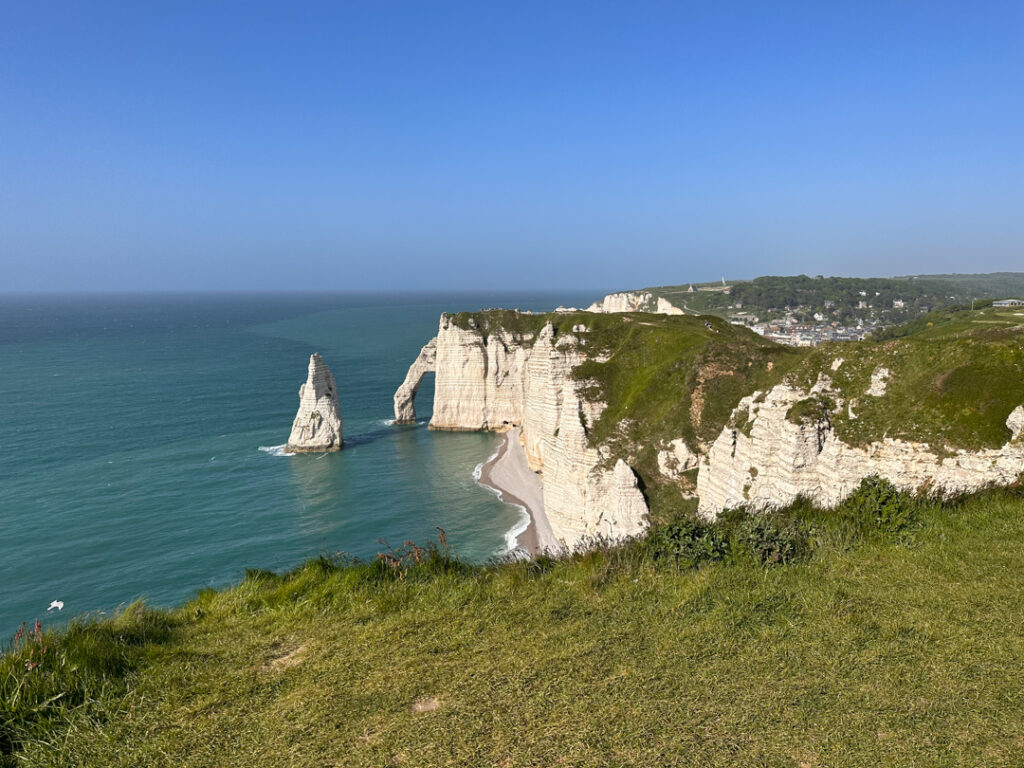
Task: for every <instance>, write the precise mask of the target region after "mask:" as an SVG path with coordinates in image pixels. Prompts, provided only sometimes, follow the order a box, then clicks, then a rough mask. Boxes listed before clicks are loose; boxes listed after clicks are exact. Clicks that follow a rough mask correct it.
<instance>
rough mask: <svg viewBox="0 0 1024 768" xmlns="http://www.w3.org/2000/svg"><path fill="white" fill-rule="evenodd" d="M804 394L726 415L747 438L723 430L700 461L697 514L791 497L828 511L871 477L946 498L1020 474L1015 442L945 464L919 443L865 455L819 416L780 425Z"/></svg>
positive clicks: (773, 395) (877, 447)
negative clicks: (739, 416)
mask: <svg viewBox="0 0 1024 768" xmlns="http://www.w3.org/2000/svg"><path fill="white" fill-rule="evenodd" d="M809 394H810V393H808V392H807V391H805V390H801V389H797V388H794V387H791V386H789V385H787V384H779V385H778V386H776V387H774V388H773V389H772V390H771V391H770V392H769V393H768V394H767V396H766V397H765V399H764V401H763V402H760V403H755V402H754V400H755V398H754V397H747V398H744V399H743V400H741V401H740V404H739V406H738V407H737V409H736V410H735V411H734V414H735V413H738V412H740V411H741V410H745V411H746V412H747V418H748V422H747V423H748V424H750V425H751V427H750V435H749V437H748V436H747V435H745V434H744V433H743V432H742V431H740V430H736V429H730V428H728V427H727V428H725V429H723V430H722V433H721V434H720V435H719V436H718V438H717V439H716V440H715V442H714V444H713V445H712V446H711V449H710V450H709V451H708V454H707V456H705V457H703V458H702V459H701V461H700V469H699V472H698V475H697V495H698V497H699V499H700V501H699V506H698V508H699V510H700V511H701V512H702V513H704V514H706V515H709V516H714V515H715V514H717V513H719V512H721V511H722V510H724V509H730V508H734V507H740V506H746V507H749V508H752V509H757V510H764V509H772V508H777V507H781V506H785V505H787V504H790V503H792V502H793V501H794V500H796V498H797V497H798V496H804V497H806V498H808V499H810V500H811V501H813V502H814V503H815V504H817V505H819V506H822V507H832V506H835V505H836V504H838V503H839V502H841V501H842V500H843V499H845V498H846V497H847V496H849V495H850V494H851V493H853V491H854V490H856V488H857V486H859V485H860V483H861V481H862V480H863V479H864V478H866V477H871V476H873V475H877V476H879V477H883V478H885V479H887V480H889V481H890V482H891V483H892V484H893V485H895V486H896V487H897V488H899V489H901V490H905V491H911V492H914V491H918V490H928V491H929V492H931V493H937V494H940V495H953V494H957V493H964V492H971V491H977V490H980V489H982V488H985V487H987V486H990V485H1007V484H1009V483H1012V482H1013V481H1014V480H1015V479H1016V478H1017V477H1019V476H1020V474H1021V473H1022V472H1024V442H1021V441H1019V440H1014V441H1012V442H1009V443H1007V444H1006V445H1004V446H1003V447H1002V448H998V449H985V450H980V451H974V452H971V451H958V452H957V453H956V454H955V455H953V456H939V455H937V454H936V453H935V452H934V451H933V450H932V449H931V448H930V447H929V446H928V445H927V444H924V443H917V442H910V441H905V440H894V439H891V438H889V439H885V440H882V441H878V442H874V443H871V444H870V445H868V446H867V447H866V448H858V447H854V446H850V445H847V444H845V443H843V442H841V441H840V440H839V439H838V438H837V437H836V435H835V433H834V432H833V429H832V426H831V424H830V423H829V419H828V418H827V416H825V417H824V418H821V419H815V420H811V421H805V422H804V423H802V424H793V423H792V422H790V421H789V420H788V419H787V418H786V413H787V411H789V409H790V408H791V407H792V406H793V405H794V404H795V403H797V402H798V401H800V400H803V399H805V398H806V397H808V395H809ZM1018 411H1020V418H1021V420H1024V408H1018V409H1016V410H1015V411H1014V412H1013V413H1012V414H1011V415H1010V418H1008V419H1007V422H1006V423H1007V427H1009V428H1010V430H1011V431H1013V429H1014V424H1015V423H1017V422H1016V420H1015V416H1014V414H1016V413H1018ZM1011 422H1012V423H1011Z"/></svg>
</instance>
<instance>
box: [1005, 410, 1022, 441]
mask: <svg viewBox="0 0 1024 768" xmlns="http://www.w3.org/2000/svg"><path fill="white" fill-rule="evenodd" d="M1006 426H1007V427H1009V429H1010V433H1011V434H1012V435H1013V437H1011V438H1010V439H1011V440H1017V439H1019V438H1020V436H1021V435H1022V434H1024V405H1018V406H1017V407H1016V408H1014V409H1013V412H1012V413H1011V414H1010V415H1009V417H1008V418H1007V419H1006Z"/></svg>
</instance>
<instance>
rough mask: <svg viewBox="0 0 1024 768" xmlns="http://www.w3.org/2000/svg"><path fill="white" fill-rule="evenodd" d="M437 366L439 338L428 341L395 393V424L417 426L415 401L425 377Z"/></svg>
mask: <svg viewBox="0 0 1024 768" xmlns="http://www.w3.org/2000/svg"><path fill="white" fill-rule="evenodd" d="M436 364H437V337H436V336H435V337H434V338H433V339H431V340H430V341H428V342H427V343H426V344H425V345H424V346H423V349H421V350H420V353H419V354H418V355H417V356H416V359H415V360H414V361H413V364H412V365H411V366H409V372H408V373H406V374H405V381H403V382H402V386H400V387H399V388H398V391H397V392H395V398H394V399H395V424H415V423H416V407H415V404H414V400H415V398H416V393H417V392H418V391H419V388H420V383H421V382H422V381H423V377H424V375H426V374H427V373H429V372H430V371H433V370H434V369H435V367H436Z"/></svg>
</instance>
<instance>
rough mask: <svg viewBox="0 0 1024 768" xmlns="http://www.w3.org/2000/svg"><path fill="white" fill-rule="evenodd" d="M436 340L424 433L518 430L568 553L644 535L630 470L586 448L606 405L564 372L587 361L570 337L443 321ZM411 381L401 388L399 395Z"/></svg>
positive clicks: (641, 505)
mask: <svg viewBox="0 0 1024 768" xmlns="http://www.w3.org/2000/svg"><path fill="white" fill-rule="evenodd" d="M436 342H437V343H436V346H435V365H434V368H435V371H436V378H435V382H434V415H433V417H432V419H431V422H430V426H431V428H432V429H450V430H487V429H497V430H500V429H505V428H508V427H511V426H520V427H522V440H523V446H524V448H525V451H526V456H527V461H528V462H529V465H530V468H531V469H533V470H534V471H538V472H540V473H541V478H542V482H543V493H544V510H545V512H546V514H547V518H548V521H549V523H550V524H551V528H552V531H553V532H554V534H555V537H556V538H557V539H558V540H559V542H560V543H561V544H562V545H564V546H566V547H569V548H573V547H576V546H579V545H580V544H582V543H584V542H586V541H587V540H589V539H592V538H594V537H598V536H601V537H606V538H609V539H613V540H619V539H623V538H628V537H631V536H635V535H637V534H639V533H641V532H643V531H644V530H645V529H646V528H647V526H648V520H647V504H646V502H645V500H644V497H643V494H642V493H641V491H640V489H639V488H638V486H637V481H636V475H635V474H634V473H633V470H632V469H630V468H629V466H628V465H627V464H626V463H625V462H623V461H621V460H620V461H618V462H617V463H615V464H614V465H612V464H611V463H610V461H608V460H607V459H606V457H604V456H602V455H601V454H600V452H599V450H598V449H597V448H593V447H591V446H590V445H589V444H588V441H587V432H586V428H585V427H584V423H586V424H593V423H594V421H595V420H596V419H597V418H598V417H599V416H600V414H601V411H602V410H603V408H604V404H603V403H590V402H585V401H583V399H582V398H581V397H580V396H579V393H578V386H579V384H580V383H579V382H576V381H575V380H573V378H572V376H571V372H572V369H573V368H574V367H575V366H577V365H579V364H580V363H581V362H582V361H583V360H584V355H583V353H582V352H581V351H580V350H579V347H578V337H577V336H576V335H575V334H567V335H563V336H560V337H558V338H556V337H555V331H554V328H553V326H552V325H551V324H550V323H548V324H547V325H545V326H544V327H543V329H542V330H541V331H540V332H539V333H538V334H537V336H536V338H532V337H526V338H521V337H517V336H515V335H514V334H511V333H509V332H507V331H504V330H499V331H496V332H494V333H491V334H490V335H489V336H487V337H486V339H485V337H484V336H483V334H482V333H480V332H479V331H477V330H465V329H462V328H459V327H458V326H456V325H455V324H454V322H452V320H451V319H450V318H449V317H447V316H445V315H442V316H441V322H440V324H439V327H438V334H437V339H436ZM421 354H422V353H421ZM418 362H419V358H417V363H418ZM417 363H414V364H413V367H414V368H415V367H416V365H417ZM410 376H413V378H415V373H414V372H413V370H412V369H410ZM410 376H407V377H406V383H403V385H402V387H403V388H404V391H405V392H406V393H407V392H408V391H409V389H408V387H407V383H408V382H409V381H410ZM403 388H400V389H399V393H401V392H403ZM399 393H396V399H395V403H396V418H397V417H398V409H397V407H398V403H399V397H398V394H399ZM403 403H404V395H403ZM409 407H410V408H411V403H410V406H409ZM403 409H404V406H403ZM403 412H407V411H406V410H403ZM620 465H621V466H620Z"/></svg>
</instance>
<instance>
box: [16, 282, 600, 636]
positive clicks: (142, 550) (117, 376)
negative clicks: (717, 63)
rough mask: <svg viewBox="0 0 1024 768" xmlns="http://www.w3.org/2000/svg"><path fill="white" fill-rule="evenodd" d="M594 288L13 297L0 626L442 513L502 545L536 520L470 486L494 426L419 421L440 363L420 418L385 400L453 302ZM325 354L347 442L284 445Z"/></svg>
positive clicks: (522, 302) (578, 300) (286, 557)
mask: <svg viewBox="0 0 1024 768" xmlns="http://www.w3.org/2000/svg"><path fill="white" fill-rule="evenodd" d="M593 298H594V297H593V296H592V295H590V294H587V295H571V294H570V295H564V294H560V295H527V294H505V295H486V294H471V295H470V294H466V295H447V296H437V295H422V294H420V295H387V296H384V295H351V294H350V295H327V294H316V295H314V294H309V295H299V294H291V295H269V294H268V295H238V294H232V295H210V294H204V295H152V296H139V295H134V296H130V297H129V296H45V297H44V296H6V297H0V446H2V447H0V457H2V458H0V640H2V639H4V638H7V637H9V636H10V635H11V634H13V633H14V631H15V630H16V628H17V626H18V625H19V624H20V623H21V622H23V621H27V622H32V621H34V620H35V619H37V618H38V619H41V620H42V621H43V623H44V625H54V624H60V623H63V622H65V621H67V620H68V619H69V618H70V617H71V616H75V615H82V614H91V615H96V614H98V613H100V612H109V611H112V610H115V609H116V608H117V607H118V606H120V605H123V604H125V603H127V602H130V601H133V600H136V599H138V598H144V599H145V600H146V601H148V602H149V603H151V604H154V605H158V606H167V605H172V604H175V603H178V602H181V601H183V600H185V599H187V598H188V597H189V596H191V595H192V594H194V593H195V592H196V591H197V590H198V589H200V588H202V587H205V586H213V587H219V586H224V585H227V584H230V583H232V582H234V581H237V580H238V579H239V578H240V577H241V575H242V573H243V571H244V569H245V568H247V567H257V568H267V569H275V570H279V569H287V568H290V567H293V566H295V565H298V564H299V563H301V562H302V561H304V560H306V559H307V558H310V557H314V556H316V555H319V554H325V553H326V554H333V553H337V552H346V553H348V554H351V555H355V556H359V557H373V556H375V555H376V553H377V552H378V551H381V550H382V549H383V548H384V546H385V545H384V544H382V543H380V542H381V541H383V540H386V541H387V542H389V543H390V544H392V545H395V546H398V545H401V544H402V542H404V541H406V540H415V541H417V542H425V541H428V540H430V539H431V538H433V537H434V536H435V535H436V533H437V531H436V529H435V526H438V527H441V528H443V529H444V530H445V531H446V532H447V534H448V538H449V540H450V542H451V543H452V545H453V547H454V548H455V550H456V552H457V553H458V554H460V555H462V556H465V557H467V558H471V559H474V560H485V559H487V558H489V557H491V556H493V555H496V554H499V553H501V552H503V551H505V549H506V546H507V544H506V539H507V534H508V532H509V531H510V530H511V529H513V528H515V527H516V526H517V525H518V524H520V523H521V514H522V513H521V512H520V511H519V510H518V509H516V508H514V507H510V506H508V505H505V504H503V503H502V502H501V501H499V500H498V499H497V498H496V497H495V496H494V495H492V494H491V493H490V492H488V491H487V490H486V489H484V488H482V487H480V486H479V485H477V484H476V482H475V481H474V478H473V469H474V467H476V465H478V464H479V463H480V462H481V461H484V460H485V459H486V458H487V457H488V456H489V455H490V454H491V453H492V452H493V450H494V448H495V447H496V445H497V439H496V438H495V436H494V435H489V434H473V433H434V432H430V431H429V430H427V428H426V420H427V419H428V418H429V416H430V408H431V402H432V398H433V386H432V385H433V382H432V381H431V380H429V379H431V378H432V377H428V380H427V381H425V382H424V386H423V387H422V389H421V390H420V394H419V396H418V398H417V413H418V416H419V417H420V420H421V423H419V424H417V425H415V426H407V427H395V426H391V425H389V424H388V423H387V420H389V419H390V418H391V417H392V413H391V397H392V394H393V393H394V390H395V388H396V387H397V386H398V385H399V383H401V381H402V378H403V377H404V375H405V371H406V368H407V367H408V365H409V363H410V362H411V361H412V360H413V359H414V357H415V356H416V354H417V352H418V351H419V348H420V347H421V346H422V345H423V344H424V343H425V342H426V341H427V340H428V339H429V338H430V337H431V336H433V335H434V333H435V332H436V328H437V321H438V317H439V315H440V313H441V312H443V311H454V310H459V309H479V308H483V307H491V306H513V307H521V308H523V309H527V308H529V309H537V310H545V309H552V308H553V307H555V306H556V305H558V304H561V303H565V304H577V305H579V304H586V303H589V301H591V300H592V299H593ZM312 352H320V353H321V354H322V355H323V357H324V359H325V360H326V362H327V363H328V365H329V366H330V367H331V370H332V371H333V372H334V375H335V378H336V380H337V383H338V389H339V392H340V401H341V410H342V418H343V420H344V432H345V443H346V448H345V450H344V451H342V452H341V453H337V454H329V455H303V456H284V455H280V451H276V450H274V447H275V446H281V445H282V444H283V443H284V442H285V441H286V439H287V437H288V431H289V429H290V427H291V422H292V419H293V417H294V415H295V410H296V408H297V406H298V389H299V385H300V384H302V382H303V381H304V380H305V376H306V366H307V363H308V360H309V355H310V354H311V353H312ZM54 600H60V601H62V602H63V603H64V610H63V611H62V612H59V613H58V612H56V611H54V612H50V613H47V607H48V606H49V605H50V603H51V601H54ZM0 647H2V643H0Z"/></svg>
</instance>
